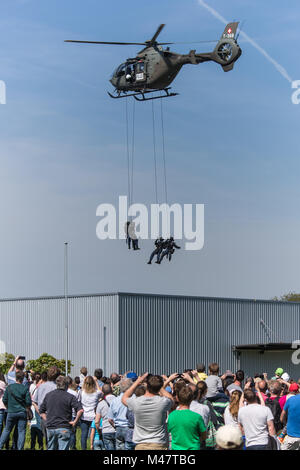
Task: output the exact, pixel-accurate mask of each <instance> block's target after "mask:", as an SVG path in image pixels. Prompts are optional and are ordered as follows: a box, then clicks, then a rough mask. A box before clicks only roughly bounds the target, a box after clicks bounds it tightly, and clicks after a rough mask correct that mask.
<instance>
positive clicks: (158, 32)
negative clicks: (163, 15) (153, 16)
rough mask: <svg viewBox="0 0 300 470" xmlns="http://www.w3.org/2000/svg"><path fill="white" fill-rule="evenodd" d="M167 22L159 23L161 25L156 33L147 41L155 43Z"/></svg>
mask: <svg viewBox="0 0 300 470" xmlns="http://www.w3.org/2000/svg"><path fill="white" fill-rule="evenodd" d="M165 26H166V25H165V24H161V25H159V27H158V28H157V30H156V33H155V34H154V36H153V37H152V38H151V39H150V41H146V42H147V43H150V44H153V43H154V42H155V41H156V38H157V36H158V35H159V34H160V33H161V31H162V29H163V28H164V27H165Z"/></svg>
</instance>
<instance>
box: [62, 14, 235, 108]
mask: <svg viewBox="0 0 300 470" xmlns="http://www.w3.org/2000/svg"><path fill="white" fill-rule="evenodd" d="M238 25H239V22H232V23H228V24H227V25H226V27H225V29H224V32H223V34H222V36H221V38H220V39H219V40H218V41H199V42H217V45H216V47H215V49H214V50H213V51H212V52H204V53H201V52H200V53H196V50H190V52H189V53H188V54H177V53H175V52H172V51H170V48H169V47H166V48H165V49H164V48H163V47H162V46H169V45H171V44H176V43H174V42H157V41H156V39H157V37H158V35H159V34H160V33H161V31H162V29H163V28H164V27H165V24H161V25H160V26H159V27H158V28H157V30H156V32H155V34H154V35H153V37H152V38H151V39H150V40H148V41H145V42H103V41H77V40H70V39H68V40H66V41H65V42H75V43H84V44H115V45H143V46H145V47H144V48H143V49H142V50H141V51H140V52H138V54H137V56H136V57H134V58H129V59H127V60H126V62H124V63H122V64H121V65H119V66H118V67H117V68H116V70H115V71H114V72H113V74H112V76H111V78H110V82H111V84H112V85H113V86H114V87H115V90H114V92H113V93H114V94H113V93H110V92H108V94H109V96H110V97H111V98H114V99H119V98H128V97H131V96H132V97H133V98H135V99H136V100H138V101H148V100H153V99H160V98H169V97H171V96H176V95H178V93H174V92H170V89H171V87H170V86H169V85H170V84H171V83H172V82H173V80H174V79H175V77H176V75H177V74H178V73H179V71H180V69H181V68H182V66H183V65H186V64H194V65H198V64H201V63H202V62H208V61H213V62H216V63H217V64H220V65H221V66H222V68H223V70H224V72H229V71H230V70H232V69H233V66H234V63H235V62H236V61H237V60H238V58H239V57H240V55H241V54H242V50H241V48H240V46H239V45H238V43H237V39H238V35H236V33H237V29H238ZM162 92H163V94H161V93H162ZM149 93H152V96H151V97H148V96H147V95H148V94H149Z"/></svg>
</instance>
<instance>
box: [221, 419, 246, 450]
mask: <svg viewBox="0 0 300 470" xmlns="http://www.w3.org/2000/svg"><path fill="white" fill-rule="evenodd" d="M216 441H217V445H218V446H219V447H220V448H221V449H228V450H230V449H237V448H240V447H241V445H242V444H243V438H242V433H241V430H240V429H239V428H238V427H237V426H233V425H232V424H225V426H221V427H220V428H219V429H218V430H217V434H216Z"/></svg>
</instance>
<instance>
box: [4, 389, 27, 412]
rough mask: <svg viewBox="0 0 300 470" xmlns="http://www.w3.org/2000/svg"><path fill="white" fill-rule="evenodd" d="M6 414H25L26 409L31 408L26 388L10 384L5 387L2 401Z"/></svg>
mask: <svg viewBox="0 0 300 470" xmlns="http://www.w3.org/2000/svg"><path fill="white" fill-rule="evenodd" d="M2 401H3V403H4V405H5V406H6V408H7V412H8V413H21V412H22V411H23V412H26V408H28V407H29V406H31V398H30V393H29V390H28V388H27V387H24V385H22V384H18V383H15V384H11V385H8V386H7V387H6V390H5V392H4V395H3V399H2Z"/></svg>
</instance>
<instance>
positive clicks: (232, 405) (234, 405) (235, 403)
mask: <svg viewBox="0 0 300 470" xmlns="http://www.w3.org/2000/svg"><path fill="white" fill-rule="evenodd" d="M241 396H242V393H241V392H240V391H239V390H233V391H232V392H231V394H230V402H229V405H228V406H227V407H226V409H225V412H224V422H225V424H231V425H232V426H237V427H239V424H238V420H237V418H238V413H239V409H240V399H241Z"/></svg>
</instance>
